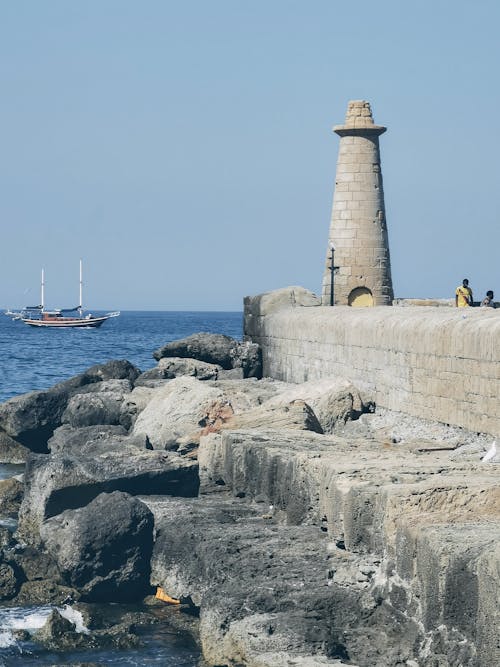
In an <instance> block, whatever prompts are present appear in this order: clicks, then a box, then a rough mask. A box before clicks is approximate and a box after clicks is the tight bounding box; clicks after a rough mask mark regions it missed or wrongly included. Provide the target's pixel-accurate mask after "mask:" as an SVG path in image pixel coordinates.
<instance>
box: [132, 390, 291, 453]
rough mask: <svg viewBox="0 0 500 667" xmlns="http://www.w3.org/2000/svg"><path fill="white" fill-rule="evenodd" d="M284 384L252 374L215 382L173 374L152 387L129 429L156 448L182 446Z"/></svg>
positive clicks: (197, 438) (216, 428)
mask: <svg viewBox="0 0 500 667" xmlns="http://www.w3.org/2000/svg"><path fill="white" fill-rule="evenodd" d="M286 386H288V385H285V384H284V383H281V382H274V381H270V380H256V379H255V378H250V379H246V380H217V381H214V382H212V381H210V380H209V381H206V382H200V381H199V380H197V379H196V378H192V377H179V378H175V379H174V380H170V381H169V382H168V383H167V384H166V385H164V386H163V387H160V388H158V389H156V390H154V393H153V398H152V399H151V400H150V401H149V402H148V404H147V406H146V407H145V408H144V409H143V410H142V412H141V413H140V414H139V416H138V417H137V419H136V421H135V424H134V427H133V429H132V431H131V432H132V434H134V435H143V436H147V437H148V439H149V440H150V442H151V444H152V445H153V447H154V448H155V449H165V448H166V449H176V448H177V447H179V446H182V447H183V448H184V447H185V446H186V443H188V442H197V440H199V437H200V436H201V435H204V434H205V433H208V432H211V431H214V430H218V427H219V426H220V425H221V424H222V423H224V422H225V421H226V420H227V419H228V418H229V417H231V416H232V415H233V414H242V413H244V412H246V411H248V410H252V409H254V408H257V407H258V406H259V405H261V404H262V403H264V402H265V401H266V400H268V399H269V398H271V397H273V396H275V395H276V394H277V392H279V391H280V390H281V389H282V387H286Z"/></svg>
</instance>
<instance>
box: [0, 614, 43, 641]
mask: <svg viewBox="0 0 500 667" xmlns="http://www.w3.org/2000/svg"><path fill="white" fill-rule="evenodd" d="M51 611H52V607H49V606H48V605H44V606H42V607H4V608H3V609H1V610H0V648H6V647H7V646H13V645H14V644H16V638H15V636H14V633H15V631H16V630H26V631H27V632H30V633H33V632H35V631H36V630H39V629H40V628H41V627H42V626H43V625H44V624H45V622H46V621H47V618H48V617H49V616H50V612H51Z"/></svg>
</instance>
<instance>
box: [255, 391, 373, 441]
mask: <svg viewBox="0 0 500 667" xmlns="http://www.w3.org/2000/svg"><path fill="white" fill-rule="evenodd" d="M296 400H300V401H305V402H306V403H307V404H308V405H309V406H310V407H311V408H312V410H313V412H314V414H315V415H316V417H317V419H318V421H319V423H320V424H321V428H322V429H323V432H324V433H332V431H333V430H334V428H335V426H336V425H339V424H345V423H346V422H347V421H349V420H352V419H357V418H358V417H359V416H360V415H361V414H362V413H363V412H364V411H365V410H366V409H367V408H366V407H365V405H364V403H363V400H362V398H361V394H360V392H359V391H358V389H356V387H355V386H354V385H353V384H352V383H351V382H349V381H348V380H344V379H342V378H337V379H332V380H312V381H310V382H304V383H303V384H298V385H288V388H287V389H285V390H284V391H283V392H280V393H279V394H278V395H276V396H274V397H273V398H271V399H269V401H268V403H267V404H266V405H267V406H269V407H271V406H278V405H286V404H288V403H290V401H296Z"/></svg>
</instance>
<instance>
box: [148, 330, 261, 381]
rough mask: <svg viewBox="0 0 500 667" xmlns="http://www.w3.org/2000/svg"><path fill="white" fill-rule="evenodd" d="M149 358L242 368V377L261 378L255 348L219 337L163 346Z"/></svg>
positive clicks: (193, 337) (193, 338) (205, 335)
mask: <svg viewBox="0 0 500 667" xmlns="http://www.w3.org/2000/svg"><path fill="white" fill-rule="evenodd" d="M153 357H154V358H155V359H156V360H157V361H159V360H160V359H163V358H168V357H181V358H187V359H197V360H198V361H205V362H207V363H209V364H217V365H219V366H221V367H222V368H223V369H230V368H242V369H243V376H244V377H260V376H261V375H262V360H261V353H260V348H259V346H258V345H257V344H255V343H251V342H243V343H241V342H239V341H237V340H235V339H234V338H231V337H230V336H224V335H223V334H211V333H197V334H193V335H191V336H188V337H187V338H182V339H181V340H176V341H173V342H171V343H167V344H166V345H164V346H163V347H161V348H159V349H158V350H155V352H154V353H153Z"/></svg>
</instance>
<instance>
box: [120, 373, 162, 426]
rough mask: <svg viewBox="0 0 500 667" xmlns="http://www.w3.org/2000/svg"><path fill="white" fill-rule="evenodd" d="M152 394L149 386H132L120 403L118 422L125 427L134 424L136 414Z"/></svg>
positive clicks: (142, 408)
mask: <svg viewBox="0 0 500 667" xmlns="http://www.w3.org/2000/svg"><path fill="white" fill-rule="evenodd" d="M139 377H140V376H139ZM138 379H139V378H138ZM138 379H137V380H136V382H137V381H138ZM153 395H154V389H152V388H150V387H144V386H141V387H134V389H133V390H132V391H131V392H130V394H127V395H126V396H125V397H124V400H123V402H122V404H121V408H120V410H121V414H120V424H122V426H124V427H125V428H126V429H130V428H131V427H132V426H133V425H134V423H135V420H136V419H137V415H139V414H140V413H141V412H142V411H143V410H144V408H145V407H146V405H147V404H148V403H149V401H150V400H151V399H152V398H153Z"/></svg>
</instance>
